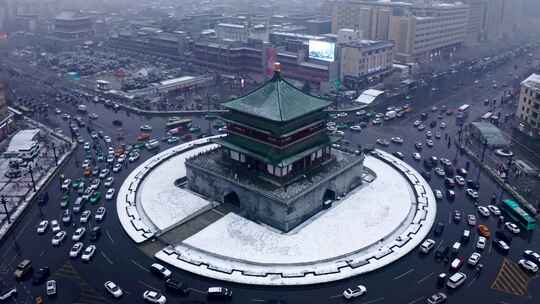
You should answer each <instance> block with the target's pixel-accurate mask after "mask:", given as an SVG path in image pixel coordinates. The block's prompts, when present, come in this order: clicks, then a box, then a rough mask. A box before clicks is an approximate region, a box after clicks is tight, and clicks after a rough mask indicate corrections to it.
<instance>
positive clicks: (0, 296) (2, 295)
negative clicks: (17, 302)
mask: <svg viewBox="0 0 540 304" xmlns="http://www.w3.org/2000/svg"><path fill="white" fill-rule="evenodd" d="M16 296H17V288H15V287H9V288H6V289H2V290H1V291H0V301H6V300H9V299H11V298H12V297H16Z"/></svg>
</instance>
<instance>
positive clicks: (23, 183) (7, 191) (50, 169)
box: [0, 117, 77, 240]
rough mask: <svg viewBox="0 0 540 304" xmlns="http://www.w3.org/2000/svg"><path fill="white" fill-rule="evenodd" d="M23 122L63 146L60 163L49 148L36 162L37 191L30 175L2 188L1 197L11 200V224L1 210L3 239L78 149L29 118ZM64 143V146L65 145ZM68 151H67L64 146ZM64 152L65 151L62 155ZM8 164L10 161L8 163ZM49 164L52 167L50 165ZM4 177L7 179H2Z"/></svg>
mask: <svg viewBox="0 0 540 304" xmlns="http://www.w3.org/2000/svg"><path fill="white" fill-rule="evenodd" d="M23 122H24V123H25V124H27V125H29V126H30V127H34V128H40V129H41V130H42V131H43V132H44V133H45V134H44V138H48V140H54V141H55V142H57V143H59V144H58V145H57V147H58V152H57V153H58V154H57V159H58V164H56V165H55V164H54V162H55V160H54V156H53V155H52V153H50V152H51V151H49V150H47V148H46V147H45V148H44V149H43V150H42V152H41V155H40V156H39V157H38V158H39V159H40V160H41V161H39V162H34V167H33V168H35V170H34V171H33V174H34V178H35V187H36V191H33V189H32V188H33V186H32V184H31V179H30V177H28V176H25V177H20V178H17V181H11V180H9V181H7V182H6V183H5V185H3V187H2V189H0V194H2V195H5V196H6V199H7V201H8V210H9V217H10V221H9V222H8V220H7V216H6V214H4V213H3V212H4V211H5V210H4V208H3V206H2V208H1V211H0V212H2V214H1V215H0V240H1V239H3V238H4V237H5V236H7V235H8V233H9V231H10V230H11V228H12V227H13V226H14V225H15V224H16V223H17V221H18V220H19V218H20V217H21V216H22V215H23V213H24V212H25V211H26V210H27V209H28V208H27V207H28V205H29V204H30V203H31V202H32V201H33V200H34V199H35V198H36V197H38V196H40V195H41V192H42V190H43V189H45V188H46V187H47V186H48V184H49V182H50V181H51V180H52V177H53V176H54V175H55V174H56V172H57V171H58V170H59V169H60V168H61V167H63V165H64V164H65V163H66V161H67V160H68V158H69V157H70V156H71V155H72V153H73V151H74V150H75V148H76V147H77V144H76V143H75V142H73V143H72V142H71V141H70V140H69V139H68V138H67V137H66V136H64V135H62V134H58V133H55V132H54V131H53V130H52V129H51V128H49V127H47V126H45V125H43V124H41V123H39V122H36V121H33V120H31V119H29V118H27V117H24V118H23ZM62 143H63V144H62ZM64 145H65V147H66V150H64V147H63V146H64ZM60 151H64V152H63V153H60ZM6 161H7V160H6ZM47 163H48V164H49V166H46V165H47ZM1 178H2V179H3V178H4V177H3V176H2V177H1Z"/></svg>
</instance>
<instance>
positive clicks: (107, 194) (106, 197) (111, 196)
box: [105, 188, 115, 200]
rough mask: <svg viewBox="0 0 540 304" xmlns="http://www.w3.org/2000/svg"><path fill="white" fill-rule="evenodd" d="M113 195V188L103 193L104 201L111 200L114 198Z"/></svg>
mask: <svg viewBox="0 0 540 304" xmlns="http://www.w3.org/2000/svg"><path fill="white" fill-rule="evenodd" d="M114 193H115V190H114V188H109V189H108V190H107V193H105V199H106V200H112V199H113V197H114Z"/></svg>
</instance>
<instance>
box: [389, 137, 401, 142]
mask: <svg viewBox="0 0 540 304" xmlns="http://www.w3.org/2000/svg"><path fill="white" fill-rule="evenodd" d="M390 140H391V141H392V142H393V143H396V144H402V143H403V138H401V137H392V138H391V139H390Z"/></svg>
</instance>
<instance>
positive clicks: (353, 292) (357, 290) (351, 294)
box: [343, 285, 367, 299]
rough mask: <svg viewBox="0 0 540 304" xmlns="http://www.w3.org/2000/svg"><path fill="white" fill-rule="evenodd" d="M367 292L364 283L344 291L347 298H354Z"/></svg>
mask: <svg viewBox="0 0 540 304" xmlns="http://www.w3.org/2000/svg"><path fill="white" fill-rule="evenodd" d="M366 293H367V288H366V286H364V285H358V286H356V287H353V288H347V289H345V290H344V291H343V297H344V298H345V299H352V298H356V297H359V296H361V295H364V294H366Z"/></svg>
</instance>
